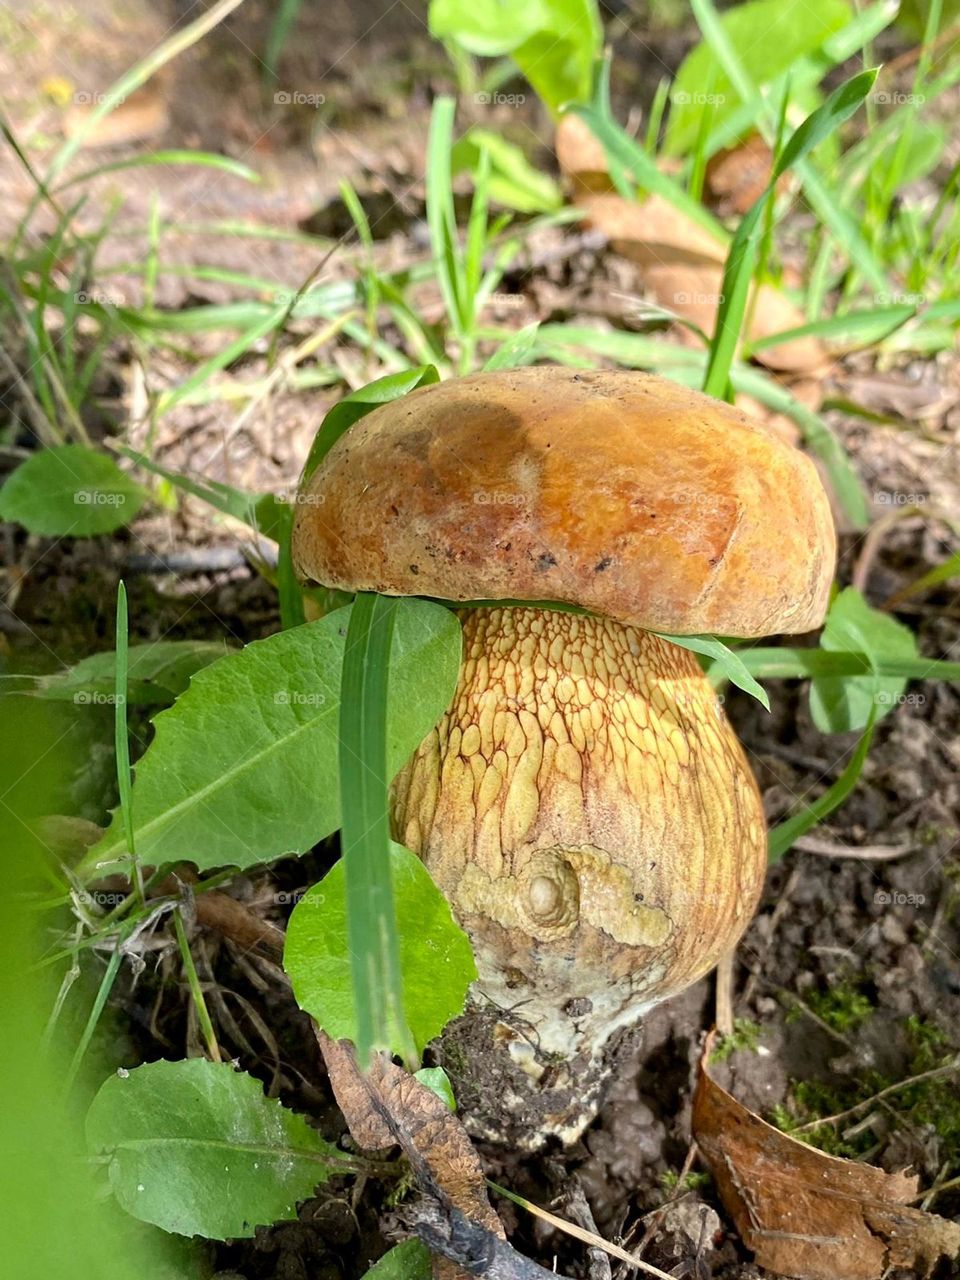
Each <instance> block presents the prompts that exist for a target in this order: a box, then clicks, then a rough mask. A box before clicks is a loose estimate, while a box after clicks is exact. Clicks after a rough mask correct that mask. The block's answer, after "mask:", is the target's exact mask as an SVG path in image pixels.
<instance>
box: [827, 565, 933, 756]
mask: <svg viewBox="0 0 960 1280" xmlns="http://www.w3.org/2000/svg"><path fill="white" fill-rule="evenodd" d="M820 646H821V648H823V649H826V650H827V651H828V652H831V651H832V652H840V653H851V652H852V653H865V654H867V655H868V657H870V658H871V659H873V658H880V657H886V658H905V659H912V658H917V657H918V656H919V655H918V652H917V641H916V637H915V636H914V634H913V632H912V631H911V630H910V628H909V627H905V626H904V625H903V623H902V622H898V621H897V620H896V618H891V616H890V615H889V614H888V613H883V612H881V610H879V609H873V608H871V607H870V605H869V604H867V602H866V600H864V598H863V596H862V595H861V594H860V592H859V591H857V590H856V588H855V587H847V589H846V590H845V591H841V592H840V594H839V595H838V596H837V598H836V599H835V600H834V602H833V604H832V605H831V606H830V612H829V614H828V615H827V622H826V626H825V627H824V630H823V635H822V636H821V637H820ZM906 687H907V681H906V678H904V677H898V676H877V675H864V676H816V677H815V678H814V680H813V683H812V684H811V686H810V714H811V716H812V717H813V723H814V724H815V725H816V726H817V728H818V729H819V730H820V732H821V733H849V732H850V731H851V730H852V729H862V728H863V727H864V726H865V725H866V724H867V723H868V721H870V720H871V718H872V719H873V720H880V719H882V717H883V716H885V715H886V714H887V713H888V712H890V711H892V710H893V709H894V708H895V707H896V706H897V705H899V702H900V700H901V697H902V696H903V691H904V689H905V688H906Z"/></svg>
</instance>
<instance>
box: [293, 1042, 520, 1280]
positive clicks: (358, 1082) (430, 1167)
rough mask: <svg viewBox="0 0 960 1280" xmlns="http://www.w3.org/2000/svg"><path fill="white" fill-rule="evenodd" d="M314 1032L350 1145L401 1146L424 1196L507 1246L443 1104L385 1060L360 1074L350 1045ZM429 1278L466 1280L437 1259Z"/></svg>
mask: <svg viewBox="0 0 960 1280" xmlns="http://www.w3.org/2000/svg"><path fill="white" fill-rule="evenodd" d="M314 1030H315V1033H316V1037H317V1040H318V1042H319V1044H320V1051H321V1053H322V1054H323V1058H324V1061H325V1062H326V1064H327V1072H328V1074H329V1076H330V1086H331V1088H332V1089H333V1093H334V1097H335V1098H336V1100H337V1105H338V1106H339V1107H340V1110H341V1111H342V1112H343V1115H344V1119H345V1120H346V1122H347V1125H348V1127H349V1129H350V1132H351V1134H352V1135H353V1138H354V1140H355V1141H356V1142H357V1143H359V1145H360V1146H361V1147H366V1148H367V1149H368V1150H380V1149H382V1148H384V1147H389V1146H393V1145H394V1143H399V1144H400V1146H401V1147H402V1148H403V1152H404V1155H406V1157H407V1159H408V1160H409V1161H410V1165H411V1168H412V1170H413V1172H414V1175H415V1177H416V1179H417V1182H418V1184H419V1185H420V1188H421V1190H423V1191H424V1192H426V1193H427V1194H428V1195H431V1196H434V1197H435V1198H436V1196H437V1193H438V1192H439V1193H440V1194H441V1196H442V1198H443V1199H444V1201H446V1202H448V1203H449V1204H450V1205H452V1206H453V1208H454V1209H456V1210H458V1211H459V1212H460V1213H461V1214H463V1216H464V1217H465V1218H467V1219H469V1221H470V1222H471V1223H472V1224H474V1225H475V1226H478V1227H482V1228H483V1229H484V1230H485V1231H487V1232H489V1233H491V1234H493V1235H494V1236H496V1237H498V1238H499V1239H501V1240H502V1239H505V1238H506V1236H505V1232H504V1230H503V1224H502V1223H501V1221H500V1219H499V1217H498V1216H497V1213H496V1211H495V1210H494V1208H493V1206H492V1205H491V1204H490V1201H489V1199H488V1198H487V1186H486V1181H485V1179H484V1175H483V1168H482V1166H481V1164H480V1157H479V1156H478V1155H477V1153H476V1150H475V1148H474V1146H473V1143H472V1142H471V1141H470V1139H469V1137H468V1136H467V1131H466V1129H464V1127H463V1125H462V1124H461V1123H460V1121H459V1120H458V1119H457V1117H456V1116H455V1115H454V1114H453V1112H452V1111H450V1109H449V1108H448V1106H447V1105H446V1103H445V1102H443V1100H442V1099H441V1098H440V1097H439V1096H438V1095H437V1094H436V1093H434V1091H433V1090H432V1089H429V1088H428V1087H427V1086H426V1085H425V1084H421V1082H420V1081H419V1080H416V1079H414V1077H413V1076H412V1075H410V1074H409V1072H407V1071H404V1070H403V1068H402V1067H398V1066H397V1065H396V1064H395V1063H393V1062H391V1061H390V1059H389V1058H388V1057H387V1056H386V1055H385V1054H382V1053H380V1054H376V1055H375V1056H374V1059H373V1061H372V1063H371V1065H370V1069H369V1071H367V1072H366V1073H364V1072H361V1070H360V1069H359V1067H358V1066H357V1060H356V1055H355V1052H354V1048H353V1045H352V1044H351V1043H350V1041H349V1040H340V1041H336V1040H331V1039H330V1037H329V1036H328V1035H326V1033H325V1032H323V1031H321V1030H320V1029H319V1028H318V1027H315V1028H314ZM434 1274H435V1276H436V1277H437V1280H454V1277H460V1276H462V1275H463V1273H462V1272H461V1271H460V1269H459V1268H458V1267H457V1266H456V1265H455V1264H454V1263H452V1262H450V1261H449V1260H448V1259H445V1258H440V1259H436V1262H435V1268H434Z"/></svg>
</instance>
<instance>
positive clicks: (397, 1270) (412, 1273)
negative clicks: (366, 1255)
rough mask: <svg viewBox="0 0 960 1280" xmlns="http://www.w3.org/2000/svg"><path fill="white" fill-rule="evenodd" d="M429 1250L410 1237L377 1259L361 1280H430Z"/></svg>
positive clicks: (413, 1237) (414, 1237)
mask: <svg viewBox="0 0 960 1280" xmlns="http://www.w3.org/2000/svg"><path fill="white" fill-rule="evenodd" d="M431 1274H432V1272H431V1267H430V1250H429V1249H428V1248H427V1246H426V1245H425V1244H423V1243H422V1242H421V1241H420V1240H418V1239H417V1238H416V1236H411V1237H410V1239H409V1240H404V1241H403V1243H402V1244H395V1245H394V1246H393V1248H392V1249H390V1250H388V1251H387V1252H386V1253H385V1254H384V1255H383V1257H382V1258H380V1259H378V1261H376V1262H375V1263H374V1264H373V1266H372V1267H371V1268H370V1269H369V1271H367V1272H365V1274H364V1276H363V1280H430V1276H431Z"/></svg>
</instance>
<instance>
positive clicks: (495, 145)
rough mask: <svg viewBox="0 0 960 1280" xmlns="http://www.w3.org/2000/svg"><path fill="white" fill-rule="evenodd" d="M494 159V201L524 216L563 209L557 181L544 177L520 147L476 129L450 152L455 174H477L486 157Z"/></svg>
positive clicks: (490, 187) (491, 188) (491, 186)
mask: <svg viewBox="0 0 960 1280" xmlns="http://www.w3.org/2000/svg"><path fill="white" fill-rule="evenodd" d="M484 152H485V153H486V154H487V155H488V156H489V158H490V176H489V180H488V191H489V194H490V199H491V200H493V201H495V202H496V203H497V204H501V205H504V206H505V207H506V208H508V209H517V210H519V212H520V213H552V212H553V210H554V209H559V208H561V206H562V205H563V193H562V192H561V190H560V188H559V186H558V185H557V183H556V182H554V180H553V179H552V178H551V177H550V176H549V175H548V174H545V173H541V171H540V170H539V169H535V168H534V166H533V165H532V164H531V163H530V161H529V160H528V159H527V157H526V155H525V154H524V152H523V151H522V150H521V148H520V147H518V146H517V145H516V143H513V142H508V141H507V139H506V138H504V137H501V135H500V134H499V133H493V132H492V131H491V130H489V129H480V128H474V129H471V130H470V132H469V133H468V134H466V135H465V136H464V137H462V138H461V139H460V140H459V141H458V142H456V143H455V144H454V146H453V148H452V149H451V152H450V165H451V168H452V170H453V172H454V173H455V174H457V173H461V172H463V171H464V170H466V171H467V172H468V173H476V172H477V169H478V168H479V165H480V158H481V156H482V155H483V153H484Z"/></svg>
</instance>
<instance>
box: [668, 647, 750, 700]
mask: <svg viewBox="0 0 960 1280" xmlns="http://www.w3.org/2000/svg"><path fill="white" fill-rule="evenodd" d="M662 638H663V639H664V640H669V641H670V643H671V644H678V645H679V646H680V648H681V649H692V650H693V652H694V653H702V654H704V656H706V657H708V658H711V659H712V665H711V678H712V679H716V676H717V675H719V676H720V677H721V678H722V679H724V680H729V681H730V683H731V684H735V685H736V686H737V688H738V689H742V690H743V691H744V693H749V694H750V696H751V697H752V698H756V700H757V701H758V702H759V703H760V705H761V706H762V707H763V708H764V709H765V710H766V711H769V710H770V699H769V698H768V697H767V691H766V690H765V689H764V688H763V686H762V685H759V684H757V682H756V680H755V679H754V678H753V676H752V675H751V674H750V672H749V671H748V670H747V668H746V667H745V666H744V665H743V659H742V658H741V657H740V655H739V654H738V653H736V652H735V651H734V650H733V649H730V648H729V647H728V646H727V645H725V644H724V643H723V641H722V640H718V639H717V638H716V637H715V636H663V637H662Z"/></svg>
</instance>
